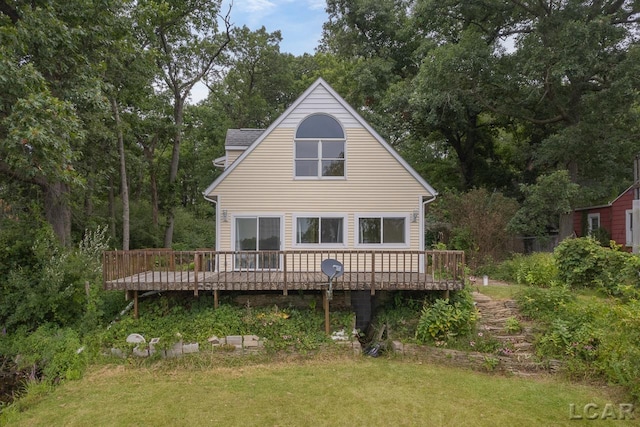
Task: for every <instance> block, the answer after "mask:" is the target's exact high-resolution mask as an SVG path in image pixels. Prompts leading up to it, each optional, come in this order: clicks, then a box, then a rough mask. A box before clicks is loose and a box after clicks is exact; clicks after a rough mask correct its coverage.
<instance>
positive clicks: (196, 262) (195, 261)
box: [193, 252, 200, 297]
mask: <svg viewBox="0 0 640 427" xmlns="http://www.w3.org/2000/svg"><path fill="white" fill-rule="evenodd" d="M193 270H194V271H193V274H194V276H195V277H194V280H193V283H194V285H193V296H196V297H197V296H198V271H200V254H199V253H198V252H196V254H195V255H194V257H193Z"/></svg>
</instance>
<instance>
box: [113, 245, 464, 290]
mask: <svg viewBox="0 0 640 427" xmlns="http://www.w3.org/2000/svg"><path fill="white" fill-rule="evenodd" d="M327 258H332V259H336V260H338V261H340V262H341V263H342V264H343V266H344V274H343V275H342V276H340V277H338V278H336V279H334V280H333V282H332V286H333V289H334V290H337V291H340V290H370V291H371V293H372V294H373V293H375V291H377V290H417V291H430V290H459V289H462V288H463V287H464V252H462V251H263V252H221V251H212V250H199V251H168V250H137V251H108V252H105V253H104V256H103V275H104V288H105V289H107V290H127V291H150V290H165V291H174V290H176V291H178V290H179V291H193V292H194V293H195V294H198V292H200V291H281V292H283V293H284V294H286V293H287V292H288V291H290V290H326V289H327V288H328V282H329V279H328V277H327V276H326V275H325V274H323V273H322V272H321V271H320V263H321V262H322V260H324V259H327Z"/></svg>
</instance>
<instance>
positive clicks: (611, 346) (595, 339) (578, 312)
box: [518, 287, 640, 399]
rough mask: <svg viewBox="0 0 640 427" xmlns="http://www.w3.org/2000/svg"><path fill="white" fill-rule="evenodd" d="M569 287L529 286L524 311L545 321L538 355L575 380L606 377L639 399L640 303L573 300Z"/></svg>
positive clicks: (523, 299) (521, 298)
mask: <svg viewBox="0 0 640 427" xmlns="http://www.w3.org/2000/svg"><path fill="white" fill-rule="evenodd" d="M574 294H575V292H574V293H573V294H572V293H569V290H568V288H566V287H552V288H549V289H541V288H528V289H527V290H525V291H524V292H523V293H522V294H521V295H520V296H519V297H518V303H519V305H520V308H521V311H522V312H523V313H524V314H526V315H528V316H530V317H532V318H535V319H538V320H539V321H540V322H541V327H542V332H541V334H540V335H539V336H538V337H537V339H536V342H535V346H536V352H537V354H538V355H539V356H541V357H544V358H548V357H551V358H558V359H561V360H564V361H565V362H566V368H565V369H566V372H567V374H568V375H569V376H571V377H575V378H585V377H586V378H604V379H606V380H607V381H609V382H611V383H613V384H619V385H622V386H624V387H625V388H626V389H627V390H628V391H629V392H630V393H631V395H632V396H633V397H634V398H635V399H638V398H640V384H639V383H638V381H637V379H638V378H640V347H639V346H638V342H640V321H639V320H638V319H640V303H638V300H636V299H632V300H629V301H626V302H625V301H624V300H620V299H614V298H610V297H609V298H606V299H604V298H600V297H588V298H587V297H580V298H575V296H573V295H574Z"/></svg>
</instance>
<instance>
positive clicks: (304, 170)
mask: <svg viewBox="0 0 640 427" xmlns="http://www.w3.org/2000/svg"><path fill="white" fill-rule="evenodd" d="M296 176H318V161H317V160H296Z"/></svg>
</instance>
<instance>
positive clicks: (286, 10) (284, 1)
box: [191, 0, 327, 103]
mask: <svg viewBox="0 0 640 427" xmlns="http://www.w3.org/2000/svg"><path fill="white" fill-rule="evenodd" d="M230 3H233V5H232V7H231V23H232V24H233V26H235V27H242V26H243V25H246V26H247V27H249V29H251V30H254V31H255V30H257V29H259V28H260V27H262V26H264V27H265V29H266V30H267V32H269V33H272V32H274V31H276V30H280V32H281V34H282V41H281V42H280V52H286V53H291V54H293V55H296V56H300V55H302V54H304V53H309V54H313V53H314V52H315V48H316V47H317V46H318V44H319V42H320V38H321V36H322V24H324V23H325V21H326V20H327V14H326V12H325V6H326V2H325V0H233V1H231V0H223V2H222V11H223V13H225V12H226V11H227V10H228V8H229V4H230ZM206 96H207V89H206V87H205V86H204V85H196V87H194V88H193V91H192V92H191V101H192V102H194V103H196V102H198V101H200V100H202V99H204V98H205V97H206Z"/></svg>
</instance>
